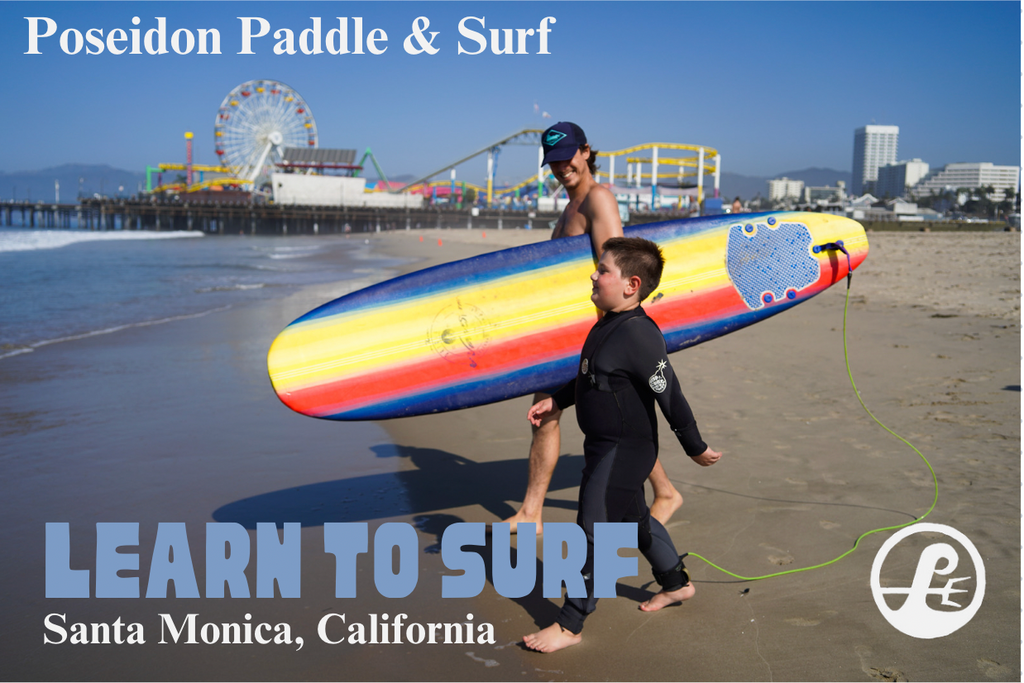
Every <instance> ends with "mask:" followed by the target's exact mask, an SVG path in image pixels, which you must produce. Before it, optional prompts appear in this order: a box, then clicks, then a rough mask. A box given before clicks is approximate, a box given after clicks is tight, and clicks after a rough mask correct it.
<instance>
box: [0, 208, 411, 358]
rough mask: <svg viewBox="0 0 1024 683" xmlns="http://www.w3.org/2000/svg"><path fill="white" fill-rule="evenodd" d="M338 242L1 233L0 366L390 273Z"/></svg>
mask: <svg viewBox="0 0 1024 683" xmlns="http://www.w3.org/2000/svg"><path fill="white" fill-rule="evenodd" d="M400 264H401V261H398V260H395V259H389V258H384V257H381V256H378V255H374V254H373V253H372V252H371V251H370V247H369V245H368V244H366V243H365V241H364V240H363V239H359V238H356V237H353V238H351V239H345V238H344V237H343V236H317V237H312V236H310V237H301V236H295V237H271V236H249V237H245V236H204V235H203V233H201V232H195V231H192V232H150V231H109V232H98V231H86V230H24V229H10V228H3V229H0V362H3V359H5V358H10V357H12V356H17V355H20V354H24V353H29V352H31V351H33V350H34V349H36V348H39V347H41V346H45V345H49V344H54V343H60V342H65V341H70V340H74V339H80V338H83V337H88V336H94V335H101V334H110V333H114V332H117V331H118V330H122V329H125V328H127V327H132V326H145V325H157V324H161V323H164V322H169V321H172V320H178V319H181V318H187V317H197V316H204V315H208V314H210V313H213V312H216V311H220V310H224V309H227V308H230V307H232V306H237V305H240V304H244V303H246V302H250V301H253V300H258V299H267V298H272V297H280V296H286V295H288V294H290V293H292V292H295V291H297V290H298V289H299V288H301V287H305V286H309V285H315V284H322V283H327V282H336V281H341V280H350V279H358V278H362V279H365V280H366V281H367V284H369V283H370V282H374V281H378V280H380V279H382V278H384V277H387V276H388V275H390V269H391V268H394V267H397V266H398V265H400Z"/></svg>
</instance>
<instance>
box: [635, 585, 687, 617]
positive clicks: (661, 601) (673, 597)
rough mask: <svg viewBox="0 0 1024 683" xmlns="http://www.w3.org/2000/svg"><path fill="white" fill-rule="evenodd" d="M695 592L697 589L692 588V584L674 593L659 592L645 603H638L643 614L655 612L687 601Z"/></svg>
mask: <svg viewBox="0 0 1024 683" xmlns="http://www.w3.org/2000/svg"><path fill="white" fill-rule="evenodd" d="M696 592H697V589H696V588H694V587H693V584H692V583H688V584H686V585H685V586H683V587H682V588H679V589H677V590H674V591H661V592H660V593H658V594H657V595H655V596H654V597H653V598H651V599H650V600H648V601H647V602H642V603H640V609H641V610H642V611H644V612H657V611H658V610H660V609H661V608H663V607H668V606H669V605H674V604H676V603H677V602H682V601H683V600H689V599H690V598H692V597H693V594H694V593H696Z"/></svg>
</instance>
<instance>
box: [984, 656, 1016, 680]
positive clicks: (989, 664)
mask: <svg viewBox="0 0 1024 683" xmlns="http://www.w3.org/2000/svg"><path fill="white" fill-rule="evenodd" d="M978 669H980V670H981V673H983V674H985V676H987V677H988V678H991V679H992V680H994V681H1012V680H1016V678H1015V677H1014V675H1013V673H1014V672H1013V669H1011V668H1010V667H1008V666H1006V665H1004V664H1000V663H999V662H993V661H992V660H991V659H979V660H978Z"/></svg>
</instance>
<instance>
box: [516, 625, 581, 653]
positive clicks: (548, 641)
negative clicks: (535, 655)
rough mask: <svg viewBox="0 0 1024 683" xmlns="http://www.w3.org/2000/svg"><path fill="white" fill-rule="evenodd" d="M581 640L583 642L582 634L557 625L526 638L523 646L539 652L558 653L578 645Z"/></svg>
mask: <svg viewBox="0 0 1024 683" xmlns="http://www.w3.org/2000/svg"><path fill="white" fill-rule="evenodd" d="M581 640H583V636H582V635H581V634H579V633H573V632H572V631H566V630H565V629H564V628H562V627H561V626H559V625H558V624H557V623H555V624H551V626H548V627H547V628H545V629H541V630H540V631H538V632H537V633H531V634H530V635H528V636H524V637H523V644H524V645H526V647H528V648H530V649H531V650H536V651H537V652H558V651H559V650H564V649H565V648H567V647H569V646H570V645H577V644H578V643H579V642H580V641H581Z"/></svg>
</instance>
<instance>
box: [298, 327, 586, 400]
mask: <svg viewBox="0 0 1024 683" xmlns="http://www.w3.org/2000/svg"><path fill="white" fill-rule="evenodd" d="M591 327H593V320H585V321H582V322H580V323H577V324H574V325H570V326H566V327H562V328H557V329H556V330H550V331H546V332H542V333H537V334H533V335H529V336H525V337H519V338H517V339H515V340H511V341H508V342H504V343H500V344H491V345H488V346H487V351H486V353H485V354H483V355H482V356H479V357H478V359H477V367H475V368H471V367H470V366H469V365H468V362H467V363H465V364H464V363H461V362H459V363H456V362H448V363H445V362H442V361H441V359H440V358H437V357H433V356H432V357H430V358H427V359H424V360H420V361H418V362H414V363H408V364H404V365H401V366H397V367H394V368H388V369H387V370H374V371H373V372H369V373H362V374H358V375H351V376H349V377H345V378H342V379H339V380H335V381H332V382H325V383H323V384H317V385H313V386H309V387H306V388H302V389H297V390H293V391H290V392H288V393H286V394H278V395H279V396H280V398H281V400H282V401H283V402H284V403H285V404H286V405H287V406H288V407H290V408H292V409H293V410H295V411H297V412H300V413H304V414H307V415H333V414H335V413H339V412H343V411H346V410H351V409H353V408H356V407H361V406H364V405H372V404H374V403H378V402H383V401H387V400H392V399H394V398H399V397H401V396H407V395H415V394H420V393H425V392H429V391H432V390H435V389H438V388H441V387H444V386H454V385H458V384H461V383H464V382H471V381H479V380H480V379H485V378H487V377H488V376H500V375H501V374H505V373H508V372H514V371H515V370H517V369H520V368H525V367H530V366H533V365H539V364H541V363H545V362H548V361H551V360H554V359H556V358H559V357H562V356H565V355H566V354H570V353H573V352H578V351H579V349H580V348H581V347H582V346H583V340H584V339H586V336H587V332H589V331H590V328H591ZM523 349H534V350H535V351H534V352H533V353H531V354H530V355H528V356H526V355H524V354H523ZM385 387H386V389H385ZM338 397H344V398H342V399H341V400H339V398H338Z"/></svg>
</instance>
